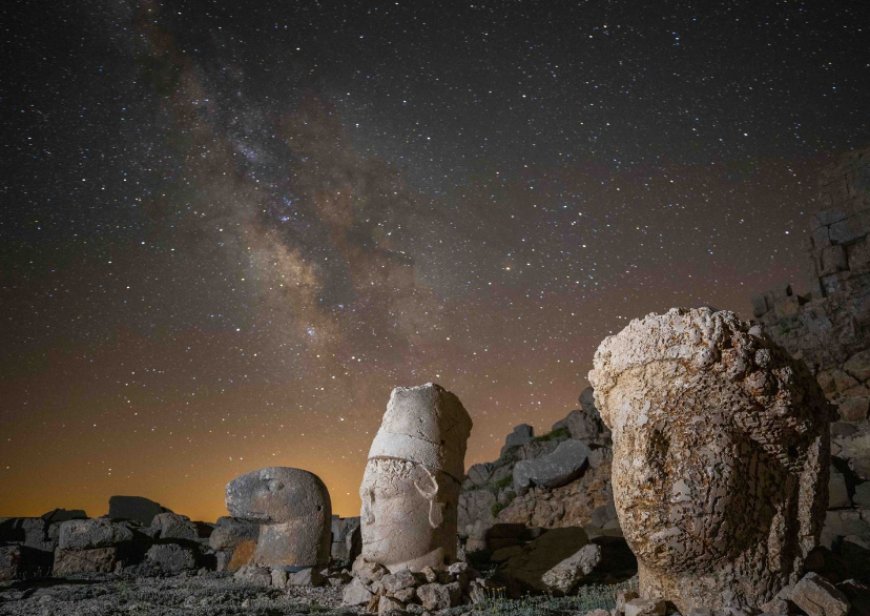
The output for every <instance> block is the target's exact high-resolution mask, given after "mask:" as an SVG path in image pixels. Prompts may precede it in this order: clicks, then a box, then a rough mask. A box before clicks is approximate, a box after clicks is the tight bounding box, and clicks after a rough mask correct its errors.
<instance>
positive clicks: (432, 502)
mask: <svg viewBox="0 0 870 616" xmlns="http://www.w3.org/2000/svg"><path fill="white" fill-rule="evenodd" d="M470 432H471V418H470V417H469V416H468V413H467V412H466V410H465V408H464V407H463V406H462V403H461V402H460V401H459V398H457V397H456V396H455V395H453V394H452V393H450V392H449V391H446V390H444V389H443V388H442V387H440V386H439V385H435V384H432V383H427V384H426V385H421V386H419V387H410V388H404V387H397V388H396V389H394V390H393V393H392V394H391V395H390V401H389V403H388V404H387V412H386V413H385V414H384V418H383V420H382V421H381V427H380V429H379V430H378V433H377V435H376V436H375V439H374V441H373V442H372V447H371V450H370V451H369V458H368V463H367V465H366V470H365V475H364V476H363V481H362V485H361V486H360V497H361V498H362V514H361V530H362V556H363V558H365V559H367V560H369V561H372V562H377V563H380V564H381V565H384V566H385V567H387V568H388V569H389V570H390V571H392V572H395V571H399V570H402V569H410V570H411V571H419V570H421V569H423V568H424V567H427V566H429V567H432V568H434V569H439V568H443V567H444V566H445V565H446V564H448V563H449V562H452V561H453V560H455V558H456V532H457V529H456V524H457V504H458V501H459V488H460V485H461V483H462V478H463V476H464V474H465V447H466V441H467V440H468V435H469V433H470Z"/></svg>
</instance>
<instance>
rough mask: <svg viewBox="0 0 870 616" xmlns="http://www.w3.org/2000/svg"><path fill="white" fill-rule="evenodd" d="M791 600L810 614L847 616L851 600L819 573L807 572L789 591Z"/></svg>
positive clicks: (814, 615) (811, 615)
mask: <svg viewBox="0 0 870 616" xmlns="http://www.w3.org/2000/svg"><path fill="white" fill-rule="evenodd" d="M789 600H790V601H791V602H792V603H794V604H795V605H796V606H798V607H799V608H800V609H802V610H803V611H804V612H806V613H807V615H808V616H846V614H847V613H848V612H849V600H848V599H846V595H844V594H843V593H842V591H840V590H839V589H838V588H837V587H836V586H834V585H833V584H831V583H830V582H829V581H828V580H826V579H825V578H823V577H822V576H820V575H819V574H817V573H807V574H806V575H805V576H804V577H803V578H802V579H801V580H800V581H799V582H798V583H797V584H795V585H794V588H792V590H791V592H790V593H789Z"/></svg>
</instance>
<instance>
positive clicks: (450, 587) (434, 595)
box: [417, 582, 462, 612]
mask: <svg viewBox="0 0 870 616" xmlns="http://www.w3.org/2000/svg"><path fill="white" fill-rule="evenodd" d="M417 597H418V598H419V599H420V603H421V604H422V605H423V609H424V610H426V611H429V612H434V611H438V610H446V609H448V608H451V607H454V606H456V605H459V601H460V599H462V589H461V588H460V587H459V583H458V582H451V583H449V584H438V583H437V582H435V583H432V584H423V585H422V586H420V587H419V588H417Z"/></svg>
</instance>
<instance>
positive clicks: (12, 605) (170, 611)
mask: <svg viewBox="0 0 870 616" xmlns="http://www.w3.org/2000/svg"><path fill="white" fill-rule="evenodd" d="M339 599H340V593H339V591H338V590H336V589H334V588H331V587H323V588H308V587H304V586H297V587H292V588H289V589H285V590H279V589H276V588H263V587H260V586H254V585H251V584H248V583H246V582H244V581H241V580H238V579H235V578H234V577H233V576H231V575H229V574H223V573H213V572H209V573H206V572H202V573H201V574H195V573H194V574H184V575H175V576H168V577H149V576H130V575H125V576H114V575H98V574H94V575H80V576H76V577H73V578H69V579H62V580H61V579H47V580H41V581H38V582H36V581H34V582H16V583H14V584H6V585H0V614H2V615H4V616H5V615H7V614H8V615H15V616H55V615H57V616H86V615H87V616H91V615H93V616H97V615H99V616H103V615H110V614H131V615H136V616H181V615H182V614H183V615H190V614H196V615H200V616H229V615H231V614H245V615H246V616H257V615H260V616H266V615H278V614H281V615H283V614H312V613H314V612H318V613H320V614H326V613H330V612H333V613H340V610H337V609H336V608H337V606H338V605H339V602H340V601H339ZM343 612H344V613H348V610H343Z"/></svg>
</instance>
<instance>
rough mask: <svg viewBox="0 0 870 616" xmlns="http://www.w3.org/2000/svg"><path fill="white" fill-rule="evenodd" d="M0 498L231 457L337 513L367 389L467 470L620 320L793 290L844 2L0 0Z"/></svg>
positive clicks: (838, 101) (570, 374)
mask: <svg viewBox="0 0 870 616" xmlns="http://www.w3.org/2000/svg"><path fill="white" fill-rule="evenodd" d="M0 24H2V25H0V29H2V40H3V48H4V49H3V57H4V68H3V75H4V76H3V77H2V92H0V96H2V126H3V139H2V148H3V176H2V218H0V240H2V241H0V345H2V346H0V348H2V353H0V362H2V364H0V369H2V379H0V487H2V489H0V514H5V515H39V514H41V513H43V512H44V511H46V510H48V509H51V508H53V507H58V506H61V507H67V508H71V507H81V508H85V509H86V510H87V512H88V513H89V514H91V515H101V514H104V513H105V512H106V510H107V501H108V497H109V496H110V495H112V494H138V495H144V496H147V497H150V498H153V499H155V500H158V501H159V502H161V503H163V504H164V505H166V506H168V507H170V508H172V509H173V510H175V511H178V512H181V513H185V514H188V515H190V516H191V517H194V518H200V519H211V520H213V519H215V518H216V517H217V516H219V515H224V514H225V510H224V505H223V488H224V485H225V484H226V482H227V481H229V480H230V479H232V478H233V477H234V476H236V475H239V474H241V473H244V472H247V471H250V470H253V469H255V468H259V467H263V466H269V465H282V466H296V467H301V468H305V469H308V470H311V471H313V472H315V473H317V474H318V475H320V476H321V477H322V478H323V479H324V481H325V482H326V484H327V485H328V487H329V488H330V491H331V494H332V498H333V505H334V509H335V510H336V511H337V512H339V513H341V514H343V515H355V514H357V513H358V497H357V489H358V486H359V481H360V479H361V477H362V471H363V467H364V465H365V461H366V454H367V452H368V448H369V445H370V443H371V439H372V437H373V436H374V433H375V431H376V429H377V426H378V422H379V420H380V417H381V415H382V414H383V411H384V408H385V405H386V402H387V399H388V397H389V392H390V390H391V388H392V387H394V386H396V385H418V384H421V383H425V382H428V381H435V382H438V383H440V384H442V385H443V386H445V387H447V388H448V389H450V390H451V391H453V392H455V393H456V394H457V395H458V396H459V397H460V399H461V400H462V401H463V402H464V404H465V406H466V408H467V409H468V410H469V412H470V413H471V415H472V418H473V420H474V424H475V426H474V430H473V432H472V437H471V440H470V443H469V455H468V457H467V463H469V464H470V463H473V462H478V461H483V460H488V459H493V458H495V457H496V456H497V454H498V449H499V447H500V446H501V444H502V442H503V439H504V435H505V434H506V433H507V432H508V431H509V430H510V428H511V427H512V426H513V425H515V424H517V423H521V422H528V423H531V424H533V425H534V426H535V428H536V429H537V430H539V431H547V430H548V429H549V427H550V426H551V425H552V423H553V422H554V421H556V420H557V419H560V418H561V417H563V416H564V415H565V414H566V413H567V412H568V411H570V410H571V409H572V408H574V407H575V406H576V404H577V402H576V398H577V395H578V394H579V393H580V391H581V390H582V389H583V388H584V387H585V386H586V373H587V371H588V370H589V368H590V367H591V360H592V354H593V352H594V350H595V348H596V346H597V345H598V343H599V342H600V340H601V339H602V338H603V337H604V336H606V335H608V334H610V333H614V332H616V331H618V330H620V329H621V328H622V327H623V326H624V325H625V324H626V322H627V320H628V319H631V318H634V317H637V316H641V315H644V314H646V313H648V312H650V311H663V310H666V309H667V308H669V307H671V306H676V305H686V306H695V305H700V304H706V305H713V306H716V307H719V308H728V309H732V310H735V311H737V312H739V313H741V314H742V315H744V316H747V317H748V316H750V315H749V298H750V296H751V295H752V293H754V292H757V291H763V290H766V289H769V288H773V287H775V286H778V285H781V284H784V283H785V282H788V281H792V282H797V283H798V285H797V286H798V288H799V289H800V288H802V287H806V284H805V282H804V281H805V280H806V273H805V272H806V269H807V262H808V261H807V257H806V256H805V249H804V242H805V237H806V230H807V228H808V225H809V218H810V214H811V213H812V212H813V211H814V210H815V209H817V206H816V204H815V203H814V193H815V185H816V177H817V173H818V171H819V169H820V168H821V166H823V165H824V164H826V163H827V162H828V161H830V160H831V159H832V158H833V157H836V156H837V155H839V154H841V153H843V152H845V151H848V150H850V149H854V148H857V147H862V146H866V145H868V144H870V123H868V117H870V112H868V111H870V52H868V39H870V37H868V30H870V5H868V3H867V2H866V1H862V2H830V1H828V0H824V1H816V2H766V1H755V0H752V1H740V2H713V1H710V2H688V1H681V2H675V1H669V0H665V1H657V2H647V3H641V2H633V1H630V0H619V1H589V2H561V1H556V0H547V1H543V0H542V1H539V2H530V1H501V2H496V1H486V2H472V3H469V2H450V1H444V2H423V1H413V2H412V1H411V0H400V1H398V2H376V1H374V0H372V1H365V2H363V1H360V2H355V3H343V2H327V1H321V2H317V1H314V0H312V1H298V2H290V1H280V2H279V1H274V0H270V1H264V2H255V1H250V2H224V1H215V2H208V1H205V0H195V1H175V2H165V3H161V2H157V1H147V0H145V1H141V2H137V1H133V0H128V1H115V0H111V1H109V0H106V1H104V2H93V1H84V0H76V1H69V2H60V1H58V2H24V3H23V2H15V1H7V2H3V3H2V7H0Z"/></svg>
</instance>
